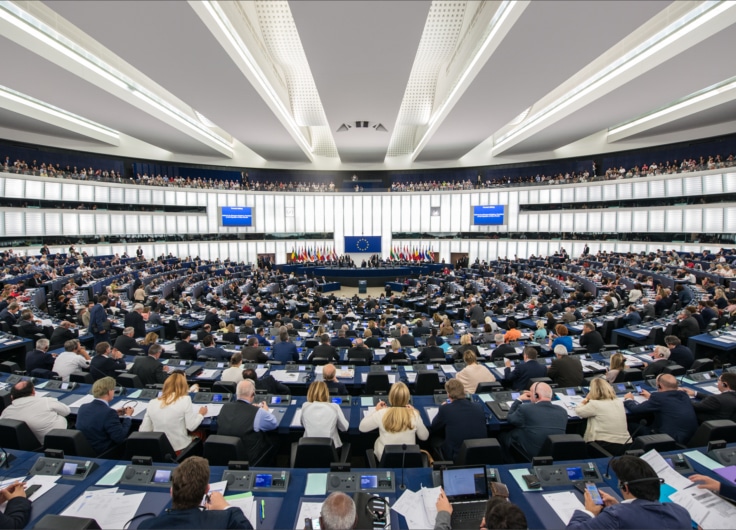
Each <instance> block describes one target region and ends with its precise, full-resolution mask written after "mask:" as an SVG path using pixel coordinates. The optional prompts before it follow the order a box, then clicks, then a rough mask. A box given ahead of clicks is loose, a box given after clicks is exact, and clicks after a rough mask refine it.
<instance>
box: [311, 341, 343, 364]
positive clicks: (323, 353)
mask: <svg viewBox="0 0 736 530" xmlns="http://www.w3.org/2000/svg"><path fill="white" fill-rule="evenodd" d="M315 358H317V359H329V360H331V361H339V360H340V354H339V353H338V352H337V348H335V347H334V346H332V345H330V344H318V345H317V346H315V347H314V349H313V350H312V355H310V356H309V360H310V361H311V360H312V359H315Z"/></svg>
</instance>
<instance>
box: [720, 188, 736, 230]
mask: <svg viewBox="0 0 736 530" xmlns="http://www.w3.org/2000/svg"><path fill="white" fill-rule="evenodd" d="M735 177H736V176H735ZM724 211H725V219H724V220H723V231H724V232H729V233H732V234H733V233H736V208H733V207H729V208H724Z"/></svg>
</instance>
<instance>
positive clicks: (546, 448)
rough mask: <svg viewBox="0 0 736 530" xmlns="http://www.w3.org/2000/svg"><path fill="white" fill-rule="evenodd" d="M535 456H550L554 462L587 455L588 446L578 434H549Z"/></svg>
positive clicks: (576, 458)
mask: <svg viewBox="0 0 736 530" xmlns="http://www.w3.org/2000/svg"><path fill="white" fill-rule="evenodd" d="M537 456H551V457H552V460H554V461H555V462H557V461H561V460H579V459H581V458H587V457H588V447H587V446H586V445H585V440H583V437H582V436H580V435H579V434H550V435H549V436H547V439H546V440H545V442H544V444H543V445H542V449H541V450H540V451H539V455H537Z"/></svg>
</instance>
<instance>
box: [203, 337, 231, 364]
mask: <svg viewBox="0 0 736 530" xmlns="http://www.w3.org/2000/svg"><path fill="white" fill-rule="evenodd" d="M202 345H203V346H204V348H202V349H201V350H199V353H198V354H197V360H198V361H208V360H210V359H212V360H214V361H227V360H228V359H230V354H229V353H228V352H226V351H225V350H224V349H223V348H220V347H219V346H215V338H214V337H213V336H212V335H205V336H204V338H203V339H202Z"/></svg>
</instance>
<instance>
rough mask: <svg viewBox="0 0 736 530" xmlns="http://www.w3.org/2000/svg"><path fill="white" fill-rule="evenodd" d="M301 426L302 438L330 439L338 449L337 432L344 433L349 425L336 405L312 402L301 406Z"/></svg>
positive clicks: (339, 445) (340, 444)
mask: <svg viewBox="0 0 736 530" xmlns="http://www.w3.org/2000/svg"><path fill="white" fill-rule="evenodd" d="M302 425H304V436H306V437H308V438H332V442H333V443H334V444H335V447H336V448H339V447H342V441H341V440H340V435H339V434H338V433H337V430H338V429H340V430H341V431H343V432H345V431H347V430H348V427H349V425H350V424H349V423H348V420H347V419H345V414H343V412H342V410H341V409H340V405H338V404H337V403H324V402H321V401H314V402H311V403H310V402H307V403H304V405H302Z"/></svg>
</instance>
